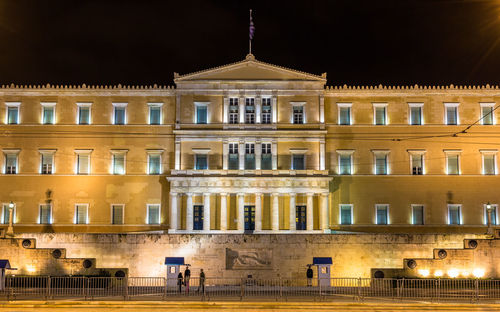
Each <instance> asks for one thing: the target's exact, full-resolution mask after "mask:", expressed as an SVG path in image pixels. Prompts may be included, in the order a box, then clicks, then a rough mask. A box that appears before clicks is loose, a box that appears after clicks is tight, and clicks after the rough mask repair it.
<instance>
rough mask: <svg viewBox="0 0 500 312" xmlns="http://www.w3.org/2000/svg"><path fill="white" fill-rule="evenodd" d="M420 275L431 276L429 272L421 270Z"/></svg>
mask: <svg viewBox="0 0 500 312" xmlns="http://www.w3.org/2000/svg"><path fill="white" fill-rule="evenodd" d="M418 274H420V275H421V276H422V277H427V276H429V270H427V269H420V270H418Z"/></svg>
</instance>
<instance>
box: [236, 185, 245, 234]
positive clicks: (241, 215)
mask: <svg viewBox="0 0 500 312" xmlns="http://www.w3.org/2000/svg"><path fill="white" fill-rule="evenodd" d="M238 230H239V231H244V230H245V194H243V193H239V194H238Z"/></svg>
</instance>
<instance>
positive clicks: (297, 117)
mask: <svg viewBox="0 0 500 312" xmlns="http://www.w3.org/2000/svg"><path fill="white" fill-rule="evenodd" d="M293 123H294V124H303V123H304V105H293Z"/></svg>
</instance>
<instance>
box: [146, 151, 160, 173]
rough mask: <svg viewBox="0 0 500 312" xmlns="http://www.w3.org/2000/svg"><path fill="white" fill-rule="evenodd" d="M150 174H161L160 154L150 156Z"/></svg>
mask: <svg viewBox="0 0 500 312" xmlns="http://www.w3.org/2000/svg"><path fill="white" fill-rule="evenodd" d="M148 174H161V155H160V154H148Z"/></svg>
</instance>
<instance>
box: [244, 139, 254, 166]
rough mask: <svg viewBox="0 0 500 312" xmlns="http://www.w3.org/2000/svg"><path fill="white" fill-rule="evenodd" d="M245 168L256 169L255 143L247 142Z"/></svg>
mask: <svg viewBox="0 0 500 312" xmlns="http://www.w3.org/2000/svg"><path fill="white" fill-rule="evenodd" d="M245 170H255V144H253V143H246V144H245Z"/></svg>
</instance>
